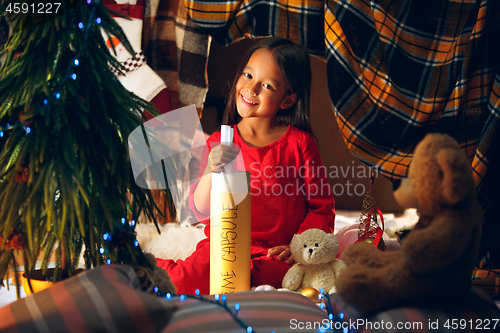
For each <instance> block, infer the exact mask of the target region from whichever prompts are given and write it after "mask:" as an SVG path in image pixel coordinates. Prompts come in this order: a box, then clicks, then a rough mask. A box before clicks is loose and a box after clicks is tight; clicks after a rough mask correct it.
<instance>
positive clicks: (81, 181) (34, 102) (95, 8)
mask: <svg viewBox="0 0 500 333" xmlns="http://www.w3.org/2000/svg"><path fill="white" fill-rule="evenodd" d="M57 1H58V2H57V3H56V2H46V3H42V2H39V1H31V0H30V1H26V0H25V1H24V2H23V3H22V4H21V3H19V2H16V1H10V0H9V1H5V2H4V3H3V4H1V5H0V13H3V14H2V15H5V17H6V18H7V20H8V21H9V22H10V24H11V27H12V34H11V36H10V37H9V39H8V41H7V43H6V45H5V46H4V50H7V57H6V59H5V62H4V64H3V65H2V67H1V68H0V96H1V99H0V137H1V139H3V148H2V152H1V155H0V177H1V181H0V275H1V277H2V280H3V279H4V278H5V277H6V276H7V274H8V273H9V271H11V270H13V271H14V272H15V279H16V280H18V279H19V272H18V267H19V266H21V265H24V270H25V274H26V276H27V278H28V279H29V278H30V276H31V274H32V273H33V271H34V270H35V267H36V264H37V261H41V268H42V269H43V270H44V271H47V266H48V261H49V257H50V256H51V255H53V256H55V262H56V264H55V269H54V277H53V280H54V281H56V280H57V279H59V278H61V277H65V276H67V275H69V276H71V275H72V274H74V272H75V268H76V266H77V265H78V262H79V258H80V255H81V253H83V258H84V261H85V266H86V267H87V268H91V267H96V266H98V265H101V264H106V263H107V264H109V263H124V264H131V265H147V263H146V259H145V257H144V255H143V253H142V251H141V249H140V247H139V246H138V243H137V241H136V240H135V237H134V225H135V222H134V221H135V219H137V218H138V217H139V215H140V214H141V213H144V214H145V215H146V217H147V218H148V219H153V220H154V217H153V213H154V212H155V209H156V206H155V204H154V201H153V200H152V196H151V192H150V191H148V190H143V189H140V188H139V187H138V186H137V185H136V184H135V183H134V179H133V175H132V170H131V166H130V156H129V152H128V149H127V138H128V136H129V134H130V133H131V132H132V131H133V130H134V129H135V128H136V127H138V126H140V125H141V124H142V119H141V118H142V117H143V111H147V112H149V113H151V114H153V115H157V114H158V113H157V111H156V109H154V107H153V106H152V105H151V104H150V103H147V102H146V101H144V100H142V99H140V98H139V97H137V96H135V95H134V94H133V93H130V92H129V91H128V90H126V89H125V88H124V87H123V86H122V85H121V84H120V83H119V81H118V80H117V79H116V76H115V75H114V74H113V73H112V71H111V69H110V67H112V68H115V69H118V70H123V66H122V65H120V63H119V62H118V61H117V60H116V59H115V58H114V57H113V55H112V54H111V53H110V51H109V49H108V47H107V46H106V43H105V41H104V37H103V35H104V36H110V35H114V36H116V37H118V38H119V39H120V41H122V43H124V45H125V47H126V48H127V49H128V50H129V51H131V52H130V53H132V54H134V52H132V48H131V47H130V44H129V42H128V41H127V39H126V37H125V35H124V34H123V32H122V30H121V29H120V27H119V26H118V25H117V24H116V22H115V21H114V20H113V19H112V18H111V17H110V15H109V13H108V10H107V9H105V7H104V6H103V5H102V4H101V3H100V2H99V0H57ZM49 7H50V8H49ZM0 53H1V51H0ZM18 250H22V251H19V253H22V256H21V257H22V260H18V259H16V257H17V258H19V256H15V255H14V252H15V251H18ZM18 261H21V262H18ZM0 281H1V280H0Z"/></svg>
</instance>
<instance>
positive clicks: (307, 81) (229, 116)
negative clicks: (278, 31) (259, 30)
mask: <svg viewBox="0 0 500 333" xmlns="http://www.w3.org/2000/svg"><path fill="white" fill-rule="evenodd" d="M261 48H265V49H268V50H269V51H271V52H272V53H273V56H274V60H275V61H276V64H277V65H278V67H279V68H280V69H281V72H282V73H283V76H284V78H285V82H286V89H287V91H288V92H289V93H295V94H296V95H297V101H296V102H295V103H294V104H293V105H292V106H291V107H289V108H287V109H281V110H280V111H278V114H277V115H276V116H277V120H278V122H279V123H280V124H284V125H290V126H292V127H296V128H299V129H301V130H303V131H306V132H308V133H311V126H310V124H309V99H310V97H309V95H310V92H311V65H310V62H309V52H308V51H307V48H306V47H305V46H303V45H299V44H295V43H294V42H292V41H291V40H289V39H285V38H279V37H269V38H265V39H262V40H260V41H259V42H258V43H256V44H255V45H254V46H252V47H251V48H250V49H248V51H247V52H246V53H245V55H244V56H243V59H242V60H241V64H240V66H239V67H238V71H237V73H236V77H235V79H234V81H233V83H232V85H231V92H230V94H229V98H228V101H227V103H226V109H225V111H224V115H223V117H222V123H223V124H226V125H235V124H237V123H239V122H240V120H241V116H240V115H239V114H238V112H237V110H236V101H235V89H236V82H237V81H238V79H239V78H240V76H241V75H242V74H243V69H244V68H245V66H246V65H247V63H248V61H249V60H250V57H251V56H252V55H253V54H254V52H255V51H257V50H258V49H261Z"/></svg>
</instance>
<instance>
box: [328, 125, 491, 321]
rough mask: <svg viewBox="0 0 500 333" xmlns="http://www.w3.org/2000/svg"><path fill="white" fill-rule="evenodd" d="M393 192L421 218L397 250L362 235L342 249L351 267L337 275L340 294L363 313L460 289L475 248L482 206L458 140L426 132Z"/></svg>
mask: <svg viewBox="0 0 500 333" xmlns="http://www.w3.org/2000/svg"><path fill="white" fill-rule="evenodd" d="M394 197H395V198H396V200H397V201H398V203H399V204H400V205H401V206H402V207H405V208H410V207H412V208H416V209H417V212H418V215H419V217H420V218H419V221H418V223H417V224H416V225H415V227H414V228H413V230H412V231H411V232H410V233H409V234H408V236H407V237H406V238H405V239H404V240H403V242H402V246H401V248H400V249H399V250H398V251H393V252H381V251H379V250H377V249H376V248H375V247H374V246H371V245H369V244H366V243H363V242H360V243H356V244H354V245H351V246H349V247H348V248H347V249H346V250H345V251H344V252H343V253H342V259H343V260H344V261H345V263H346V264H347V268H346V269H345V270H344V271H343V272H342V274H341V275H340V276H339V278H338V279H337V282H336V287H337V294H338V295H339V297H340V298H341V299H342V300H343V301H344V302H345V303H346V304H347V305H349V306H353V307H355V308H357V309H358V310H360V311H363V312H365V313H371V312H376V311H381V310H384V309H387V308H390V307H396V306H402V305H416V304H419V303H427V304H429V303H432V302H433V301H438V300H448V301H452V300H453V299H458V298H460V297H463V296H464V294H465V293H467V292H468V291H469V289H470V286H471V276H472V270H473V268H474V264H475V261H476V258H477V256H478V251H479V241H480V235H481V225H482V210H481V207H480V206H479V204H478V202H477V200H476V190H475V185H474V180H473V178H472V171H471V167H470V164H469V162H468V160H467V158H466V156H465V154H464V153H463V152H462V150H461V148H460V146H459V145H458V143H457V142H456V141H455V140H454V139H453V138H451V137H450V136H448V135H444V134H428V135H427V136H426V137H425V138H424V139H423V140H422V141H421V142H420V143H419V144H418V145H417V147H416V149H415V152H414V155H413V159H412V162H411V164H410V168H409V172H408V178H407V179H405V180H403V181H402V182H401V185H400V186H399V188H398V189H397V190H396V191H395V193H394Z"/></svg>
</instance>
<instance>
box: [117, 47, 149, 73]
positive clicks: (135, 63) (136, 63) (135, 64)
mask: <svg viewBox="0 0 500 333" xmlns="http://www.w3.org/2000/svg"><path fill="white" fill-rule="evenodd" d="M145 63H146V57H145V56H144V53H143V52H142V50H141V51H139V52H136V53H135V55H134V57H131V58H128V59H127V60H125V61H122V62H120V64H122V65H123V66H124V67H125V69H124V70H123V71H122V72H123V73H125V74H127V73H130V72H132V71H135V70H136V69H137V68H139V67H141V66H142V65H143V64H145ZM110 68H111V71H112V72H113V73H114V74H115V75H123V74H121V73H120V72H119V71H118V70H117V69H116V68H114V67H110Z"/></svg>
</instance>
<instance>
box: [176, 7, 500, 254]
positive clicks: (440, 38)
mask: <svg viewBox="0 0 500 333" xmlns="http://www.w3.org/2000/svg"><path fill="white" fill-rule="evenodd" d="M184 3H185V5H186V8H187V11H188V14H189V15H190V16H192V18H193V20H194V22H195V23H196V24H198V25H199V26H200V27H202V28H203V29H204V30H205V31H206V32H207V33H209V34H210V35H212V36H213V38H214V39H215V40H217V41H218V42H219V43H221V44H222V45H226V44H229V43H232V42H235V41H237V40H240V39H242V38H247V37H260V36H270V35H273V36H280V37H285V38H289V39H291V40H294V41H296V42H299V43H302V44H304V45H306V46H307V47H308V48H309V50H310V52H311V53H312V54H316V55H322V56H324V57H325V59H326V65H327V66H326V67H327V77H328V86H329V93H330V99H331V102H332V105H333V107H334V110H335V115H336V119H337V123H338V126H339V128H340V130H341V133H342V135H343V137H344V140H345V143H346V145H347V147H348V148H349V149H350V150H351V152H352V153H353V154H354V155H356V156H357V157H358V158H359V159H360V160H361V161H363V162H364V163H365V164H367V165H370V166H372V167H377V168H378V170H379V172H380V173H381V174H382V175H384V176H386V177H388V178H389V179H391V180H394V179H396V178H402V177H405V176H406V174H407V171H408V166H409V164H410V162H411V159H412V152H413V149H414V147H415V146H416V144H417V143H418V142H419V141H420V140H421V139H422V138H423V137H424V135H425V134H426V133H428V132H445V133H448V134H450V135H452V136H453V137H454V138H455V139H457V141H458V142H459V143H460V145H461V147H462V149H463V151H464V152H465V154H466V155H467V157H468V158H469V160H470V163H471V166H472V169H473V174H474V179H475V182H476V186H477V191H478V198H479V201H480V202H481V204H482V205H483V207H484V208H485V209H486V215H485V220H486V222H485V225H484V228H483V241H482V244H483V249H482V253H485V252H486V251H487V250H488V249H489V248H491V247H494V246H495V244H500V223H499V222H498V221H497V218H495V212H494V211H493V207H494V205H493V203H494V202H496V201H498V200H500V173H499V172H497V170H499V168H500V165H499V163H500V161H499V158H500V157H499V156H500V151H499V150H500V145H499V140H500V137H499V135H500V134H499V129H498V126H499V121H498V120H499V117H500V43H499V42H498V36H500V1H496V0H449V1H435V0H419V1H412V0H401V1H392V0H373V1H366V0H326V1H314V0H313V1H306V0H240V1H234V0H231V1H229V0H211V1H205V0H184ZM497 246H498V245H497Z"/></svg>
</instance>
